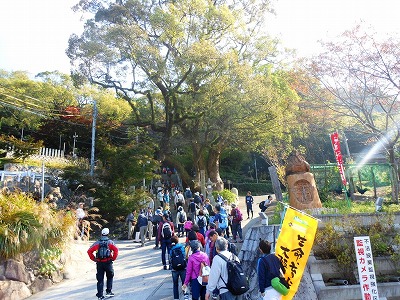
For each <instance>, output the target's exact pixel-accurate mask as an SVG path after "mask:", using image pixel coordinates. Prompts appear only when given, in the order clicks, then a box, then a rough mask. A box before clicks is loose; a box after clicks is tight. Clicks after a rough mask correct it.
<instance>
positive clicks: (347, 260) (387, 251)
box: [313, 214, 400, 283]
mask: <svg viewBox="0 0 400 300" xmlns="http://www.w3.org/2000/svg"><path fill="white" fill-rule="evenodd" d="M359 224H360V221H359V219H358V218H357V217H347V216H344V217H343V218H341V219H338V220H336V221H330V222H327V223H326V224H325V227H324V228H322V229H318V231H317V233H316V236H315V242H314V247H313V251H314V255H315V256H316V257H318V258H321V259H336V260H337V262H338V264H339V270H340V272H341V275H342V276H343V277H344V278H345V279H346V280H348V281H349V282H350V283H356V278H355V277H354V272H353V269H354V264H355V262H356V255H355V250H354V240H353V238H354V237H355V236H369V237H370V240H371V247H372V253H373V255H374V256H388V257H390V258H391V260H392V262H393V264H398V262H399V258H398V256H397V255H396V251H395V249H398V247H399V246H400V245H399V241H400V233H399V232H397V231H396V230H395V227H394V225H393V216H392V215H387V214H384V215H378V216H377V217H376V222H375V223H373V224H372V225H371V226H365V227H361V226H359Z"/></svg>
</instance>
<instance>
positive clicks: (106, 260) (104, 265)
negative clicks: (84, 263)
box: [87, 228, 118, 300]
mask: <svg viewBox="0 0 400 300" xmlns="http://www.w3.org/2000/svg"><path fill="white" fill-rule="evenodd" d="M109 233H110V230H109V229H108V228H103V230H102V231H101V238H100V240H98V241H96V242H95V243H94V244H93V245H92V246H91V247H90V248H89V249H88V251H87V253H88V255H89V257H90V259H91V260H93V261H95V262H96V265H97V267H96V269H97V273H96V279H97V294H96V296H97V298H98V299H99V300H103V299H105V297H104V296H103V292H104V291H103V290H104V273H106V277H107V285H106V297H113V296H114V293H113V292H112V285H113V278H114V268H113V261H114V260H116V259H117V257H118V248H117V247H116V246H115V244H114V242H113V241H112V240H110V239H109V238H108V234H109ZM96 251H97V253H96V256H95V255H94V252H96Z"/></svg>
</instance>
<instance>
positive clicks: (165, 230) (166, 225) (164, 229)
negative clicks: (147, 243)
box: [161, 222, 172, 239]
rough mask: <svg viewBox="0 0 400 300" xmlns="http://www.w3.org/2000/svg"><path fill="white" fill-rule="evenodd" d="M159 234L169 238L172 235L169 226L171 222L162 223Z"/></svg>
mask: <svg viewBox="0 0 400 300" xmlns="http://www.w3.org/2000/svg"><path fill="white" fill-rule="evenodd" d="M161 236H162V237H163V238H164V239H170V238H171V237H172V228H171V224H169V222H165V223H163V225H162V229H161Z"/></svg>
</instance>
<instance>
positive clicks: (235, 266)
mask: <svg viewBox="0 0 400 300" xmlns="http://www.w3.org/2000/svg"><path fill="white" fill-rule="evenodd" d="M218 255H219V256H220V257H221V258H222V259H223V260H225V261H226V267H227V269H228V282H225V281H224V279H223V278H222V277H221V279H222V281H223V282H224V283H225V285H226V288H227V289H228V290H229V291H230V292H231V293H232V294H233V295H235V296H238V295H242V294H244V293H246V292H247V291H248V290H249V288H250V287H249V282H248V280H247V277H246V274H245V273H244V272H243V267H242V264H241V263H240V262H239V261H238V260H237V259H236V256H235V255H233V254H232V257H231V258H230V259H228V258H226V257H225V256H223V255H222V254H218Z"/></svg>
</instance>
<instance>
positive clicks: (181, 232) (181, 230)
mask: <svg viewBox="0 0 400 300" xmlns="http://www.w3.org/2000/svg"><path fill="white" fill-rule="evenodd" d="M183 231H184V229H183V224H178V234H179V235H181V234H182V236H183Z"/></svg>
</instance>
